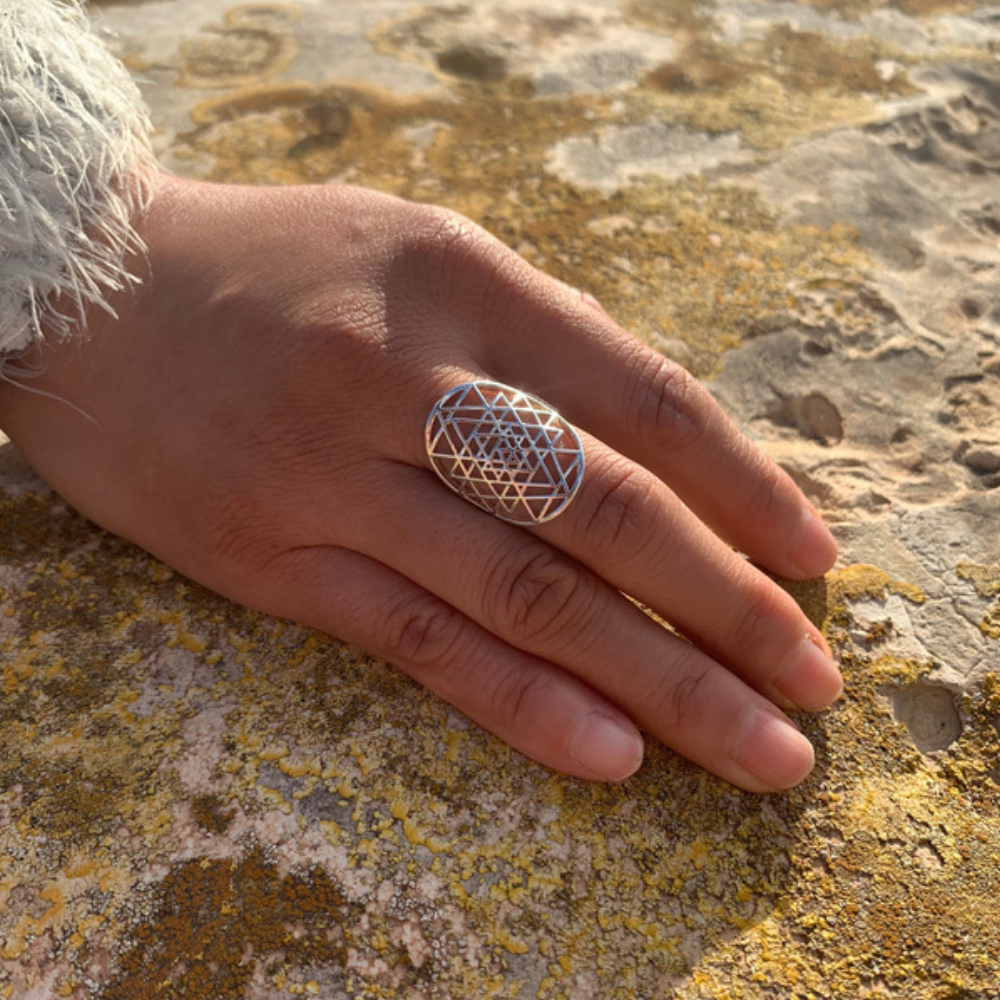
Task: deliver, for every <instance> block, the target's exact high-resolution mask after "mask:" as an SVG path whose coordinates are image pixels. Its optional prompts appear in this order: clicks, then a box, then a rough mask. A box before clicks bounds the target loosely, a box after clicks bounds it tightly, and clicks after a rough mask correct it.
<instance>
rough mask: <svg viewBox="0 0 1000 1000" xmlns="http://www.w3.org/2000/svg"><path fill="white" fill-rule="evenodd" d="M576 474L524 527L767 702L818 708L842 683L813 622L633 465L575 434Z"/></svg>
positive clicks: (674, 498)
mask: <svg viewBox="0 0 1000 1000" xmlns="http://www.w3.org/2000/svg"><path fill="white" fill-rule="evenodd" d="M581 439H582V441H583V443H584V448H585V452H586V456H587V463H586V474H585V476H584V479H583V483H582V485H581V487H580V489H579V491H578V493H577V494H576V496H575V497H574V499H573V501H572V503H571V504H570V505H569V507H568V508H567V509H566V510H565V511H564V512H563V513H562V514H560V515H559V516H558V517H556V518H555V519H554V520H552V521H549V522H546V523H545V524H542V525H540V526H539V527H538V528H536V529H533V530H535V531H536V532H537V534H538V535H539V536H540V537H541V538H544V539H546V540H547V541H549V542H551V543H552V544H553V545H554V546H555V547H557V548H558V549H560V550H561V551H563V552H566V553H568V554H569V555H571V556H573V557H574V558H576V559H577V560H579V561H580V562H583V563H585V564H586V565H587V566H589V567H590V568H591V569H593V570H594V572H596V573H597V574H598V575H600V576H601V577H603V578H604V579H605V580H607V581H608V582H609V583H611V584H613V585H614V586H615V587H616V588H617V589H619V590H621V591H623V592H625V593H627V594H629V595H630V596H632V597H635V598H637V599H638V600H640V601H642V602H643V603H644V604H646V605H648V606H649V607H651V608H653V609H654V610H656V611H658V612H659V613H661V614H662V615H663V616H664V617H665V618H667V619H668V620H669V621H670V622H671V624H673V625H675V626H676V627H677V628H679V629H680V631H681V632H683V633H684V634H685V635H686V636H687V637H688V638H691V639H693V640H695V641H696V642H697V643H698V644H699V645H700V646H701V647H702V648H704V649H706V650H708V651H710V652H711V653H713V654H714V655H715V656H716V657H717V658H718V659H720V660H721V661H722V662H723V663H726V664H727V665H729V666H730V667H731V668H732V669H734V670H736V671H737V672H738V673H739V674H740V675H741V676H742V677H743V678H744V679H745V680H747V681H748V682H749V683H751V684H753V685H754V687H756V688H757V689H758V690H759V691H761V692H762V693H763V694H765V695H766V696H767V697H769V698H771V699H772V700H773V701H776V702H778V703H779V704H783V705H785V706H790V705H791V706H795V707H798V708H803V709H806V710H808V711H818V710H819V709H821V708H825V707H826V706H827V705H829V704H830V703H831V702H832V701H834V700H835V699H836V698H837V697H838V696H839V695H840V692H841V688H842V682H841V678H840V672H839V670H838V669H837V667H836V665H835V664H834V663H833V661H832V660H831V659H830V657H829V655H828V653H827V652H826V644H825V641H824V639H823V636H822V634H821V633H820V631H819V630H818V629H817V628H816V627H815V626H814V625H813V624H812V623H811V622H810V621H809V620H808V619H807V618H806V616H805V615H804V614H803V612H802V610H801V609H800V608H799V606H798V605H797V604H796V603H795V601H794V600H793V599H792V598H791V597H790V596H789V595H788V594H787V593H786V592H785V591H784V590H782V589H781V588H780V587H778V586H777V585H776V584H774V583H773V582H772V581H771V580H770V579H768V577H766V576H765V575H764V574H763V573H761V572H760V571H759V570H758V569H757V568H756V567H754V566H753V565H751V564H750V563H748V562H747V561H746V560H745V559H743V558H741V557H740V556H739V555H738V554H737V553H735V552H734V551H733V550H732V549H730V548H728V547H727V546H726V545H724V544H722V543H721V542H720V541H719V539H718V538H717V537H716V536H715V535H714V534H713V533H712V532H711V531H709V530H708V528H706V527H705V526H704V525H703V524H702V523H701V521H699V519H698V518H697V517H695V516H694V515H693V514H692V513H691V511H690V510H689V509H688V508H687V507H686V506H685V505H684V504H682V503H681V502H680V501H679V500H678V499H677V497H676V496H674V494H673V493H672V492H671V491H670V490H669V489H668V488H667V487H666V486H664V484H663V483H662V482H661V481H660V480H659V479H657V478H656V476H654V475H652V473H650V472H648V471H647V470H646V469H644V468H643V467H642V466H639V465H637V464H636V463H634V462H633V461H631V460H630V459H628V458H624V457H623V456H621V455H619V454H617V453H616V452H614V451H612V450H611V449H609V448H607V447H606V446H605V445H603V444H602V443H601V442H599V441H596V440H594V439H593V438H591V437H589V435H586V434H581Z"/></svg>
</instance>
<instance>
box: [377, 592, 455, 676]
mask: <svg viewBox="0 0 1000 1000" xmlns="http://www.w3.org/2000/svg"><path fill="white" fill-rule="evenodd" d="M462 625H463V622H462V617H461V615H460V614H459V612H457V611H456V610H455V609H454V608H451V607H449V606H448V605H447V604H444V603H443V602H442V601H440V600H438V599H437V598H436V597H433V596H432V595H430V594H421V595H419V596H417V597H410V598H408V599H407V600H406V601H405V602H404V603H402V604H401V605H399V606H397V607H396V608H394V609H393V611H392V612H391V613H390V615H389V616H388V621H387V629H386V632H387V635H388V647H389V657H388V658H389V659H392V660H398V661H400V662H401V663H402V664H405V665H406V666H408V667H411V668H416V669H420V670H426V669H429V668H436V669H441V668H442V667H444V666H445V665H446V664H448V663H449V662H450V661H451V660H452V659H453V658H454V654H455V650H456V649H457V647H458V645H459V644H460V642H461V636H462Z"/></svg>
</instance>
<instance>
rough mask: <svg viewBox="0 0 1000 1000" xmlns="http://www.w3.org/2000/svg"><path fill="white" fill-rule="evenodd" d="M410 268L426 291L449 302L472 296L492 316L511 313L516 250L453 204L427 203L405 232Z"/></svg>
mask: <svg viewBox="0 0 1000 1000" xmlns="http://www.w3.org/2000/svg"><path fill="white" fill-rule="evenodd" d="M404 240H405V243H404V250H403V254H404V259H405V262H406V269H405V270H406V273H407V274H408V275H411V276H414V277H416V279H417V281H418V283H419V287H420V289H421V290H422V291H423V292H424V293H430V294H432V295H435V296H436V297H437V299H438V300H439V301H443V300H446V301H447V302H448V304H449V305H452V304H453V303H454V300H456V299H457V300H459V301H464V300H471V301H472V302H474V303H475V306H476V308H477V309H478V310H479V311H481V312H482V313H483V314H484V315H486V316H490V317H492V316H494V315H497V314H501V315H502V314H505V313H506V312H507V311H509V310H510V308H511V307H512V303H513V301H514V298H515V292H516V289H517V287H518V279H517V275H518V266H517V264H516V261H517V257H516V255H515V254H514V253H513V252H512V251H511V250H509V248H507V247H506V246H504V244H502V243H501V242H500V241H499V240H497V239H496V238H495V237H493V236H491V235H490V234H489V233H488V232H487V231H486V230H485V229H483V228H482V227H481V226H479V225H477V224H476V223H474V222H472V221H471V220H470V219H467V218H466V217H465V216H463V215H460V214H459V213H458V212H454V211H451V210H450V209H442V208H436V207H426V208H423V209H422V210H421V214H420V217H419V221H418V223H417V224H416V225H415V226H413V227H412V229H411V231H410V232H409V233H407V234H406V235H405V237H404Z"/></svg>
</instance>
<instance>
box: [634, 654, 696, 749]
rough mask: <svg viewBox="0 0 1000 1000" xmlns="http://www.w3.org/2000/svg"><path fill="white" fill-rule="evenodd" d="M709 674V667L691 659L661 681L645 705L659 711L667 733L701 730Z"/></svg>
mask: <svg viewBox="0 0 1000 1000" xmlns="http://www.w3.org/2000/svg"><path fill="white" fill-rule="evenodd" d="M711 671H712V668H711V666H710V665H709V664H708V663H706V662H702V661H700V660H695V659H694V658H693V657H691V658H688V659H687V660H686V662H684V663H683V664H679V665H678V669H676V670H675V671H671V672H669V673H667V674H665V675H664V676H663V677H662V679H661V680H660V682H659V691H657V692H655V694H653V695H652V696H651V698H650V700H649V702H648V704H651V705H655V706H657V707H658V709H659V712H658V714H659V718H660V720H661V722H662V725H663V726H665V727H666V729H667V730H668V731H670V732H672V733H675V732H685V731H691V730H692V729H697V728H698V727H699V726H701V724H702V720H703V717H704V706H705V700H706V699H705V692H706V689H707V687H708V683H709V677H710V674H711Z"/></svg>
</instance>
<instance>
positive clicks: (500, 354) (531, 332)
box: [485, 265, 837, 578]
mask: <svg viewBox="0 0 1000 1000" xmlns="http://www.w3.org/2000/svg"><path fill="white" fill-rule="evenodd" d="M526 266H527V265H526ZM532 270H533V269H532ZM521 278H522V289H523V291H526V292H528V294H522V295H521V296H519V297H518V298H517V302H516V305H515V306H514V307H512V312H515V311H516V314H517V315H511V314H508V315H506V316H504V317H503V318H502V323H503V330H502V336H501V335H500V333H501V331H499V330H497V331H494V334H495V335H494V336H490V335H489V334H487V336H486V338H485V341H486V343H487V344H489V345H493V346H492V347H491V348H490V349H489V369H490V370H492V371H493V372H494V373H495V374H496V376H497V377H498V378H500V379H502V380H507V381H509V382H510V383H511V384H513V385H519V386H522V387H524V388H526V389H529V390H530V391H531V392H534V393H536V394H537V395H539V396H541V397H542V398H543V399H547V400H548V401H549V402H550V403H551V404H552V405H553V406H555V407H556V408H557V409H559V410H560V411H561V412H562V413H563V414H564V415H565V416H566V417H567V418H568V419H569V420H571V421H572V422H573V423H575V424H576V425H577V426H580V427H583V428H585V429H586V430H587V431H588V432H589V433H590V434H592V435H593V436H595V437H597V438H599V439H600V440H602V441H603V442H604V443H605V444H607V445H609V446H610V447H612V448H613V449H615V450H616V451H618V452H620V453H621V454H623V455H627V456H628V457H629V458H631V459H633V460H634V461H636V462H638V463H639V464H640V465H643V466H645V467H646V468H647V469H649V471H651V472H652V473H654V475H656V476H657V477H658V478H660V479H662V480H663V481H664V482H666V483H667V484H668V485H669V486H670V488H671V489H672V490H673V491H675V492H676V493H677V494H678V495H679V496H680V497H681V498H682V499H683V500H684V502H685V503H686V504H687V505H688V506H689V507H691V508H692V509H693V510H694V512H695V513H696V514H697V515H698V516H699V517H700V518H701V519H702V520H703V521H704V522H705V523H707V524H708V525H709V526H710V527H711V528H713V530H715V531H716V532H717V533H718V534H719V535H720V536H721V537H722V538H724V539H726V540H727V541H729V542H730V543H731V544H733V545H735V546H736V547H737V548H738V549H740V550H741V551H743V552H745V553H746V554H747V555H748V556H750V558H751V559H753V560H754V561H755V562H757V563H759V564H760V565H763V566H766V567H767V568H769V569H771V570H773V571H774V572H776V573H778V574H780V575H782V576H786V577H791V578H804V577H811V576H818V575H820V574H822V573H824V572H826V571H827V570H828V569H829V568H830V567H831V566H832V565H833V563H834V561H835V559H836V557H837V546H836V542H835V541H834V539H833V536H832V535H831V534H830V532H829V530H828V529H827V528H826V526H825V525H824V524H823V522H822V520H821V519H820V517H819V515H818V514H817V513H816V510H815V509H814V508H813V506H812V505H811V504H810V503H809V501H808V500H807V499H806V497H805V496H804V495H803V494H802V492H801V490H799V488H798V487H797V486H796V485H795V483H794V482H793V481H792V479H791V477H790V476H789V475H788V474H787V473H786V472H785V471H784V470H783V469H781V468H780V467H779V466H778V465H777V464H776V463H775V462H773V461H772V460H771V459H770V458H768V457H767V456H766V455H765V454H764V453H763V452H762V451H761V450H760V449H759V448H757V447H756V446H755V445H754V444H753V443H752V442H751V441H750V440H749V439H748V438H747V437H746V436H745V435H744V434H743V433H742V432H741V431H740V430H739V429H738V428H737V427H736V426H735V424H734V423H733V422H732V421H731V420H730V419H729V418H728V417H727V416H726V414H725V413H724V412H723V410H722V408H721V407H720V406H719V404H718V403H717V402H716V401H715V400H714V399H713V398H712V396H711V395H710V394H709V393H708V392H707V391H706V390H705V389H704V387H702V386H701V385H700V384H699V383H698V381H697V380H696V379H695V378H694V377H693V376H692V375H691V374H690V373H688V372H687V371H685V370H684V369H683V368H682V367H681V366H680V365H677V364H675V363H674V362H672V361H670V360H669V359H667V358H665V357H664V356H663V355H661V354H658V353H657V352H656V351H653V350H652V349H651V348H650V347H648V346H647V345H645V344H643V343H642V342H641V341H639V340H638V339H637V338H635V337H633V336H632V335H631V334H629V333H627V332H626V331H625V330H623V329H622V328H621V327H619V326H618V325H617V324H616V323H614V321H613V320H611V318H610V317H608V316H607V315H606V314H605V313H604V312H603V311H602V310H600V309H597V308H593V307H592V306H590V305H588V304H587V302H586V301H585V299H584V298H583V297H581V296H579V295H574V294H572V292H570V291H569V290H568V289H567V288H566V286H564V285H562V284H561V283H560V282H557V281H555V280H553V279H550V278H548V277H547V276H546V275H543V274H541V272H537V271H535V272H534V274H533V275H532V276H527V275H522V276H521ZM497 319H498V320H499V318H497Z"/></svg>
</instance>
